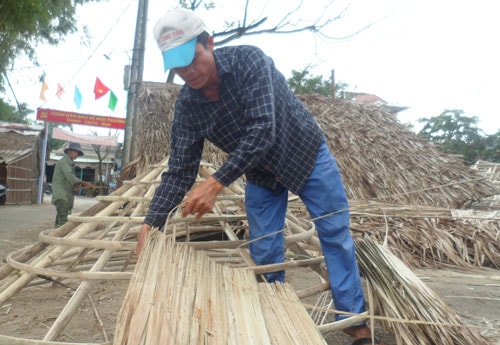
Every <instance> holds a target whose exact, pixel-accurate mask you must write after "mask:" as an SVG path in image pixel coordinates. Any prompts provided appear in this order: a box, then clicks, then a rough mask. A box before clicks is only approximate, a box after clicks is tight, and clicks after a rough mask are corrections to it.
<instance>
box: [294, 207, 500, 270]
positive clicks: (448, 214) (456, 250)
mask: <svg viewBox="0 0 500 345" xmlns="http://www.w3.org/2000/svg"><path fill="white" fill-rule="evenodd" d="M289 208H290V211H291V212H293V214H295V215H296V216H298V217H300V218H303V219H308V218H309V217H308V214H307V212H306V210H305V206H304V205H303V204H302V202H300V200H298V198H291V199H290V202H289ZM350 215H351V233H352V235H353V237H354V238H355V239H359V238H364V237H366V236H369V237H371V238H372V239H373V240H375V241H376V242H378V243H383V242H386V243H387V246H388V248H390V249H391V250H392V251H393V253H394V254H395V255H397V256H398V257H399V258H400V259H401V260H402V261H403V262H404V263H405V264H406V265H408V266H409V267H412V268H450V267H455V268H457V267H460V268H474V267H490V268H500V241H499V240H498V239H500V222H499V220H500V217H499V216H498V215H497V213H496V212H480V211H474V210H470V209H469V210H450V209H447V208H442V207H431V206H412V205H401V204H395V203H387V202H381V201H359V200H358V201H356V200H355V201H351V202H350Z"/></svg>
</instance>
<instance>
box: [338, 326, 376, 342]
mask: <svg viewBox="0 0 500 345" xmlns="http://www.w3.org/2000/svg"><path fill="white" fill-rule="evenodd" d="M343 332H344V333H345V334H347V335H350V336H351V337H354V339H355V340H354V342H353V343H352V345H370V344H375V345H384V343H383V342H381V341H380V340H379V339H378V338H376V337H375V338H374V339H373V342H372V333H371V331H370V327H368V326H367V325H360V326H353V327H349V328H346V329H344V330H343Z"/></svg>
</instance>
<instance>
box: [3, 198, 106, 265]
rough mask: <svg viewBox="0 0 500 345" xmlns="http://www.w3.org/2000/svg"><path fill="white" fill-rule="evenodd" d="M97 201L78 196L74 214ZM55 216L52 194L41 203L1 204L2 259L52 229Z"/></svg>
mask: <svg viewBox="0 0 500 345" xmlns="http://www.w3.org/2000/svg"><path fill="white" fill-rule="evenodd" d="M97 202H98V201H97V200H96V199H95V198H87V197H81V196H76V197H75V204H74V209H73V214H74V213H79V212H83V211H85V210H87V209H89V208H90V207H92V206H93V205H95V204H96V203H97ZM55 218H56V208H55V207H54V205H52V204H51V197H50V195H46V194H45V195H44V200H43V203H41V204H30V205H7V206H1V207H0V261H1V260H2V259H3V258H4V257H5V256H6V255H7V254H9V253H10V252H12V251H14V250H16V249H18V248H21V247H24V246H26V245H29V244H32V243H34V242H36V241H38V235H39V233H40V231H43V230H46V229H51V228H52V227H53V226H54V221H55ZM0 264H1V262H0Z"/></svg>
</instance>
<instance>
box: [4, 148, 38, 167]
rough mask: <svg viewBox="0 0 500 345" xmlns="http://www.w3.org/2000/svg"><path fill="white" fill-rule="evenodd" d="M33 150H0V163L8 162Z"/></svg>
mask: <svg viewBox="0 0 500 345" xmlns="http://www.w3.org/2000/svg"><path fill="white" fill-rule="evenodd" d="M31 152H33V149H25V150H0V164H10V163H12V162H15V161H17V160H18V159H21V158H23V157H24V156H26V155H28V154H30V153H31Z"/></svg>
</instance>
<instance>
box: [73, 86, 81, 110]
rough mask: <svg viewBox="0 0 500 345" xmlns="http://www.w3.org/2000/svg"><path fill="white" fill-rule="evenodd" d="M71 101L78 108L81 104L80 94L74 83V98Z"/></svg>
mask: <svg viewBox="0 0 500 345" xmlns="http://www.w3.org/2000/svg"><path fill="white" fill-rule="evenodd" d="M73 101H74V102H75V104H76V108H77V109H80V107H81V106H82V94H81V92H80V90H78V86H76V85H75V98H74V99H73Z"/></svg>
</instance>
